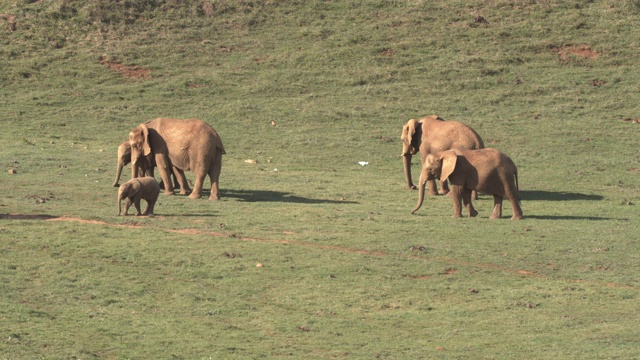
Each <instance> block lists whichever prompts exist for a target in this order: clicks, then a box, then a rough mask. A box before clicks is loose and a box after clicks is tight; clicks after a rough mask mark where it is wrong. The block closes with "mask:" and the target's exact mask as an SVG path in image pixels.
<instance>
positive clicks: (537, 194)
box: [520, 190, 604, 201]
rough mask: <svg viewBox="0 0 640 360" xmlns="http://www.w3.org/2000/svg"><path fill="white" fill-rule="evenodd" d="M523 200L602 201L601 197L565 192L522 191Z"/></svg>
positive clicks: (602, 197)
mask: <svg viewBox="0 0 640 360" xmlns="http://www.w3.org/2000/svg"><path fill="white" fill-rule="evenodd" d="M520 198H521V199H522V200H525V201H526V200H540V201H571V200H602V199H604V196H601V195H587V194H580V193H572V192H564V191H543V190H520Z"/></svg>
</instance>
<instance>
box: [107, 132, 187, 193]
mask: <svg viewBox="0 0 640 360" xmlns="http://www.w3.org/2000/svg"><path fill="white" fill-rule="evenodd" d="M130 162H131V144H129V141H128V140H127V141H125V142H123V143H121V144H120V145H118V162H117V164H116V178H115V180H114V181H113V186H114V187H118V186H120V184H119V182H120V176H121V174H122V169H123V168H124V167H125V166H126V165H127V164H129V163H130ZM136 166H137V167H138V174H141V175H142V176H151V177H153V168H155V166H156V162H155V160H154V159H153V156H151V155H149V156H146V157H144V158H143V159H142V160H140V161H137V162H136ZM172 171H173V174H172V175H173V187H174V188H175V189H178V188H179V189H180V193H181V194H190V193H191V189H190V188H189V183H188V182H187V178H186V177H185V176H184V171H182V170H180V169H178V168H176V167H172ZM159 186H160V189H164V182H163V181H160V184H159Z"/></svg>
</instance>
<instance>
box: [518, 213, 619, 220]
mask: <svg viewBox="0 0 640 360" xmlns="http://www.w3.org/2000/svg"><path fill="white" fill-rule="evenodd" d="M524 219H525V220H527V219H536V220H596V221H597V220H603V221H610V220H622V221H628V220H629V219H625V218H610V217H600V216H572V215H527V214H525V215H524Z"/></svg>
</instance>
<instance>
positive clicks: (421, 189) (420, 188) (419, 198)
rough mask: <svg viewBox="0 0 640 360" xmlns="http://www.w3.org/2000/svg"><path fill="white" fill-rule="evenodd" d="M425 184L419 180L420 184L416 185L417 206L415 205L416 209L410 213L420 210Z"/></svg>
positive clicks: (425, 182)
mask: <svg viewBox="0 0 640 360" xmlns="http://www.w3.org/2000/svg"><path fill="white" fill-rule="evenodd" d="M426 184H427V181H426V180H425V181H423V180H422V179H420V183H419V184H418V190H419V191H418V205H416V208H415V209H413V211H411V213H412V214H413V213H415V212H416V211H418V209H420V207H421V206H422V203H423V202H424V188H425V185H426Z"/></svg>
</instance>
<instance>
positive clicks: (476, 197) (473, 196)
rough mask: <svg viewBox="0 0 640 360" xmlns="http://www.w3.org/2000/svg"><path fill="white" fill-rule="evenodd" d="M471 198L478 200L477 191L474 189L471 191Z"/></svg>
mask: <svg viewBox="0 0 640 360" xmlns="http://www.w3.org/2000/svg"><path fill="white" fill-rule="evenodd" d="M471 198H472V199H473V200H478V192H477V191H475V190H473V191H472V192H471Z"/></svg>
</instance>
